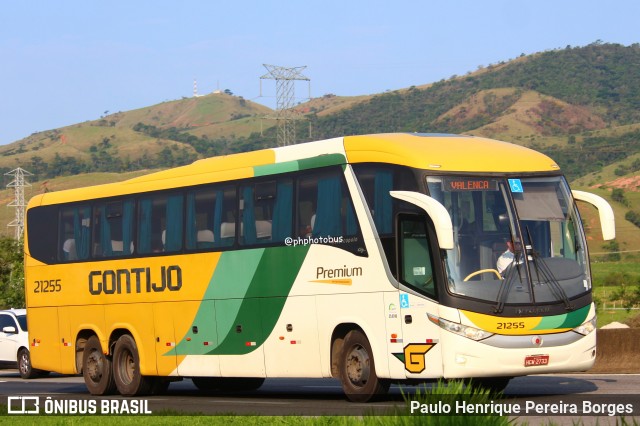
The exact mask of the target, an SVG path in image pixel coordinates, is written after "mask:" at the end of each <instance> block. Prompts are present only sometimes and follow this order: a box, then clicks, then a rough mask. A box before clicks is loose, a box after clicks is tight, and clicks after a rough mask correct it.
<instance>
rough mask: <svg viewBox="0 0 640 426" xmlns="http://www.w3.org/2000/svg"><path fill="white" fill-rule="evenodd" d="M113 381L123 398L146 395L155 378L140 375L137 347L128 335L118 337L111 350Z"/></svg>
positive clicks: (149, 391) (151, 387)
mask: <svg viewBox="0 0 640 426" xmlns="http://www.w3.org/2000/svg"><path fill="white" fill-rule="evenodd" d="M113 379H114V381H115V382H116V387H117V388H118V392H120V394H121V395H123V396H135V395H147V394H149V393H151V390H152V389H153V385H154V381H155V380H156V378H155V377H149V376H143V375H142V374H140V356H139V354H138V346H137V345H136V341H135V340H133V337H131V336H130V335H128V334H124V335H122V336H120V338H119V339H118V340H117V341H116V347H115V349H114V350H113Z"/></svg>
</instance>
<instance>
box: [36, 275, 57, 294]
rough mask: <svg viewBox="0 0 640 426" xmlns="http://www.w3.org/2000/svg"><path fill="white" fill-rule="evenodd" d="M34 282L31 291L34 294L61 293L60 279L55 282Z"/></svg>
mask: <svg viewBox="0 0 640 426" xmlns="http://www.w3.org/2000/svg"><path fill="white" fill-rule="evenodd" d="M34 282H35V284H36V287H35V288H34V289H33V292H34V293H57V292H59V291H62V280H61V279H60V278H58V279H56V280H36V281H34Z"/></svg>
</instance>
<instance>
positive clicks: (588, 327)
mask: <svg viewBox="0 0 640 426" xmlns="http://www.w3.org/2000/svg"><path fill="white" fill-rule="evenodd" d="M596 319H597V317H596V316H595V315H594V316H593V318H591V319H590V320H589V321H587V322H584V323H582V325H580V326H578V327H576V328H574V329H573V331H575V332H576V333H580V334H582V335H585V336H586V335H587V334H589V333H591V332H592V331H593V330H595V329H596Z"/></svg>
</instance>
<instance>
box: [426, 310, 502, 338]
mask: <svg viewBox="0 0 640 426" xmlns="http://www.w3.org/2000/svg"><path fill="white" fill-rule="evenodd" d="M427 315H428V316H429V320H430V321H431V322H432V323H434V324H437V325H439V326H440V328H442V329H444V330H447V331H450V332H452V333H454V334H457V335H459V336H462V337H466V338H467V339H471V340H475V341H478V340H482V339H486V338H487V337H490V336H493V333H490V332H488V331H485V330H480V329H479V328H475V327H469V326H467V325H462V324H460V323H457V322H451V321H447V320H446V319H442V318H439V317H436V316H435V315H429V314H427Z"/></svg>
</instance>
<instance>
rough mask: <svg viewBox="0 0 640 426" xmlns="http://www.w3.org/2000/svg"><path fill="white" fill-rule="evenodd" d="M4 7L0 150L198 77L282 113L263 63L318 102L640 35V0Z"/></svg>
mask: <svg viewBox="0 0 640 426" xmlns="http://www.w3.org/2000/svg"><path fill="white" fill-rule="evenodd" d="M0 13H1V14H0V58H1V61H2V63H1V65H0V144H6V143H9V142H13V141H16V140H19V139H21V138H23V137H26V136H28V135H30V134H31V133H33V132H37V131H44V130H48V129H52V128H57V127H62V126H65V125H70V124H75V123H78V122H82V121H86V120H93V119H96V118H99V117H100V116H101V115H102V114H103V113H104V112H105V111H109V112H111V113H113V112H117V111H127V110H131V109H136V108H141V107H144V106H148V105H153V104H156V103H160V102H163V101H166V100H174V99H180V98H181V97H183V96H191V94H192V91H193V79H194V78H197V80H198V87H199V92H200V93H207V92H210V91H213V90H215V89H216V88H217V87H218V85H219V87H220V89H222V90H224V89H229V90H231V91H232V92H233V93H234V94H236V95H239V96H243V97H244V98H246V99H251V100H254V101H256V102H259V103H263V104H265V105H268V106H270V107H275V82H274V81H272V80H266V81H263V84H262V96H260V76H262V75H264V74H265V73H266V69H265V68H264V67H263V64H265V63H266V64H274V65H280V66H286V67H294V66H303V65H306V66H307V68H306V69H305V70H304V74H305V75H306V76H307V77H309V78H310V79H311V83H310V85H311V95H312V96H314V97H315V96H322V95H324V94H327V93H334V94H336V95H342V96H351V95H361V94H373V93H381V92H384V91H386V90H395V89H400V88H405V87H409V86H412V85H422V84H427V83H432V82H434V81H438V80H441V79H443V78H449V77H451V76H452V75H464V74H466V73H467V72H469V71H474V70H476V69H477V68H478V67H479V66H486V65H488V64H491V63H497V62H500V61H506V60H509V59H513V58H516V57H517V56H519V55H520V54H522V53H525V54H530V53H534V52H540V51H544V50H549V49H555V48H564V47H565V46H567V45H571V46H584V45H587V44H590V43H592V42H594V41H596V40H602V41H603V42H607V43H620V44H623V45H630V44H633V43H638V42H640V30H639V27H640V24H639V23H638V17H639V16H640V2H638V1H636V0H628V1H623V0H608V1H606V2H605V1H601V0H599V1H595V0H580V1H578V0H553V1H552V0H537V1H535V2H533V1H529V2H520V1H514V0H484V1H477V0H443V1H432V0H422V1H403V0H399V1H395V2H393V1H389V0H385V1H377V0H367V1H360V0H352V1H350V0H339V1H334V0H323V1H315V0H305V1H294V0H290V1H285V0H278V1H269V0H266V1H265V0H262V1H241V0H238V1H235V2H218V1H186V2H177V1H164V0H156V1H121V0H110V1H104V2H90V1H86V0H84V1H61V2H52V1H6V2H3V4H2V9H1V12H0ZM308 92H309V91H308V87H307V85H306V84H304V85H302V86H301V85H300V84H298V85H297V86H296V95H298V96H299V97H300V98H303V97H305V96H308ZM300 100H302V99H300Z"/></svg>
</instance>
